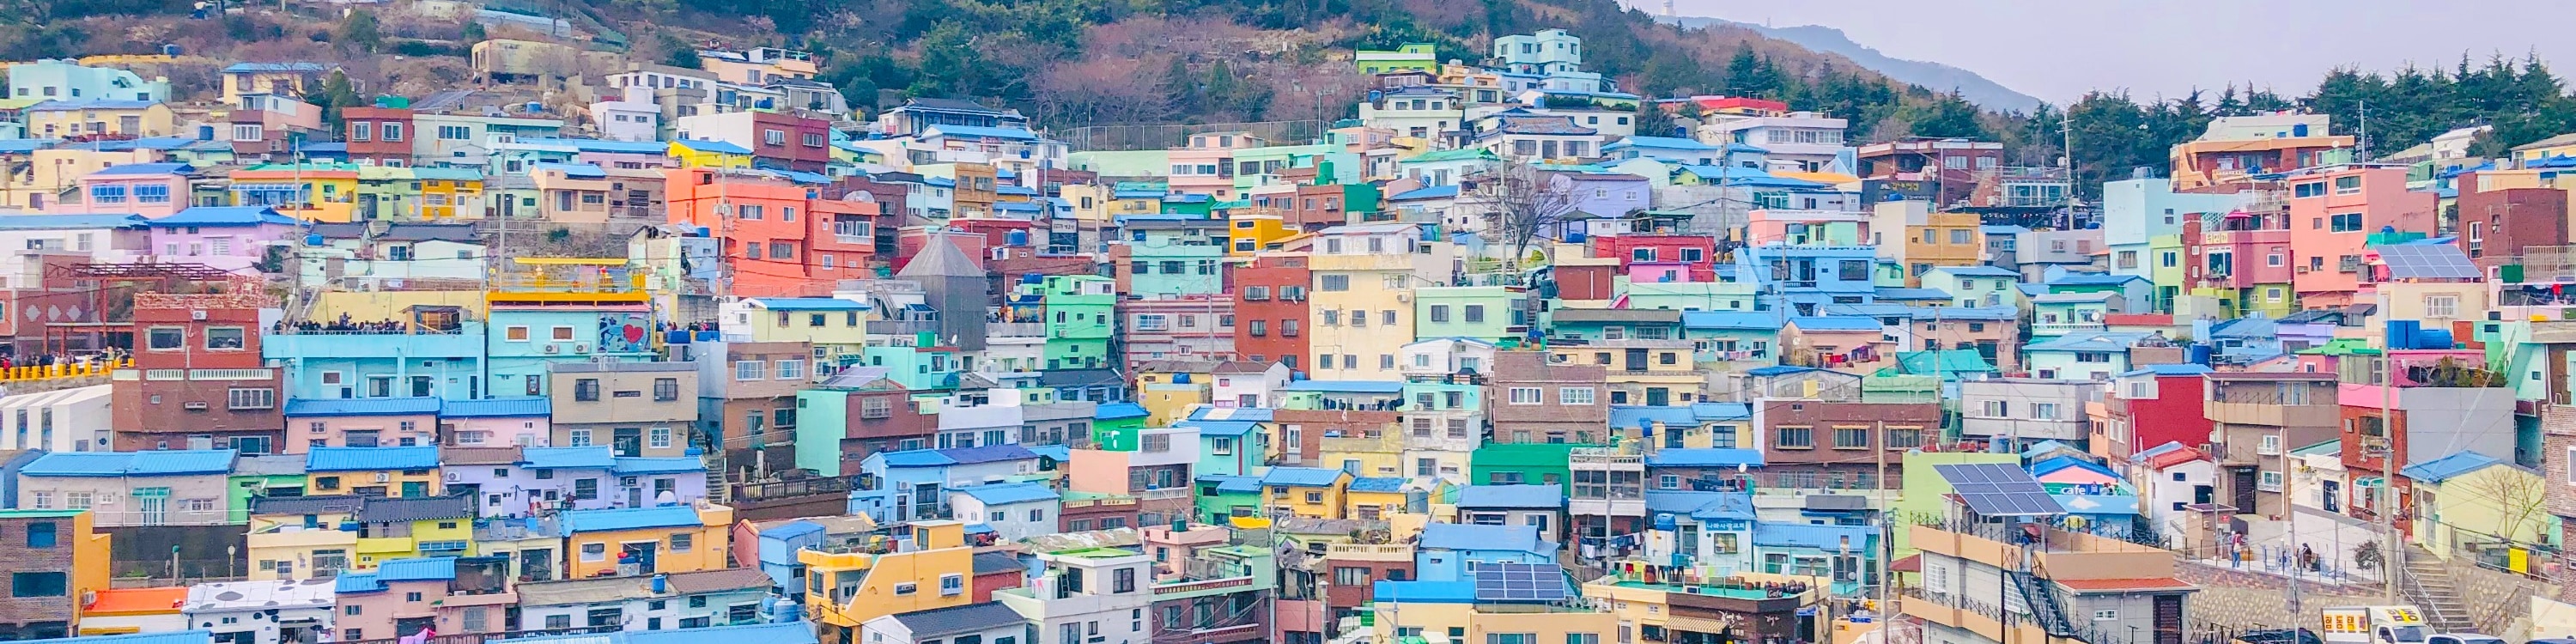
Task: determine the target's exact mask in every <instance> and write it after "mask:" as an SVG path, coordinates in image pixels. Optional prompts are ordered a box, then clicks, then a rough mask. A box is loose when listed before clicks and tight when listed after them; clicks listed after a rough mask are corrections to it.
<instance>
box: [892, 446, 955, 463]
mask: <svg viewBox="0 0 2576 644" xmlns="http://www.w3.org/2000/svg"><path fill="white" fill-rule="evenodd" d="M873 458H876V459H877V460H879V461H883V462H884V463H885V464H886V467H947V466H950V465H956V464H957V460H956V459H952V458H949V457H948V456H947V455H946V454H941V453H939V450H935V449H911V450H903V451H897V452H877V454H876V456H874V457H873Z"/></svg>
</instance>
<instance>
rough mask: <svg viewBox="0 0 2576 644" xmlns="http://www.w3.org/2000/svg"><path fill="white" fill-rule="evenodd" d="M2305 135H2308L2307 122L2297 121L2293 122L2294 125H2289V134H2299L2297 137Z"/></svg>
mask: <svg viewBox="0 0 2576 644" xmlns="http://www.w3.org/2000/svg"><path fill="white" fill-rule="evenodd" d="M2307 135H2308V124H2306V123H2299V124H2295V125H2291V126H2290V136H2299V137H2304V136H2307Z"/></svg>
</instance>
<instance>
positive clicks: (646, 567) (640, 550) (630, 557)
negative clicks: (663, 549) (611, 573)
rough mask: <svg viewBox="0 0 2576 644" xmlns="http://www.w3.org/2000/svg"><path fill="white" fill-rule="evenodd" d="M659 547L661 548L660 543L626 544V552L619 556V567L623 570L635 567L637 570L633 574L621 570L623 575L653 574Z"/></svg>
mask: <svg viewBox="0 0 2576 644" xmlns="http://www.w3.org/2000/svg"><path fill="white" fill-rule="evenodd" d="M659 546H661V544H660V543H657V542H652V541H637V542H634V543H629V544H626V546H625V551H624V552H622V553H620V554H618V556H617V567H618V568H621V569H622V568H625V567H627V566H634V567H635V569H634V570H633V571H631V572H630V571H623V570H621V571H620V572H621V574H627V575H650V574H653V570H654V568H653V555H654V554H655V553H656V551H658V550H659V549H660V548H659Z"/></svg>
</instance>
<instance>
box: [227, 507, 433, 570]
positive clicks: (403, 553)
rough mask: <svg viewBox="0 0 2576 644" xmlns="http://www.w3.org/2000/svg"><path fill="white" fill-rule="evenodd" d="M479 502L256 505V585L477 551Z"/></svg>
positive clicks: (253, 538) (253, 525)
mask: <svg viewBox="0 0 2576 644" xmlns="http://www.w3.org/2000/svg"><path fill="white" fill-rule="evenodd" d="M475 516H476V512H475V508H474V499H473V498H471V497H464V496H424V497H414V498H394V497H386V496H376V495H333V496H285V497H256V498H253V499H251V506H250V526H249V533H250V534H249V540H248V545H249V547H250V552H249V556H248V559H249V560H250V563H251V569H250V578H251V579H281V580H293V579H311V578H314V577H327V576H330V574H332V573H334V572H338V571H365V570H374V569H376V565H377V564H378V563H381V562H385V561H391V560H394V559H403V558H407V557H421V556H461V555H465V554H467V553H470V552H472V551H473V547H474V541H473V540H474V518H475Z"/></svg>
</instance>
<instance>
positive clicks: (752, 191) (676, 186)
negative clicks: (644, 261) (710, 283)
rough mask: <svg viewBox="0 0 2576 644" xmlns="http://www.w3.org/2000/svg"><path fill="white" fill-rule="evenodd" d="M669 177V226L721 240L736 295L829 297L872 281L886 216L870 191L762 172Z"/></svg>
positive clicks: (677, 172) (707, 171) (689, 172)
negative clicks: (847, 285)
mask: <svg viewBox="0 0 2576 644" xmlns="http://www.w3.org/2000/svg"><path fill="white" fill-rule="evenodd" d="M664 176H665V177H666V181H665V183H664V185H665V186H666V188H665V189H666V191H667V193H668V197H667V203H668V204H669V210H670V214H671V223H675V224H684V225H691V226H701V227H704V228H706V229H707V232H708V235H709V236H712V237H714V238H716V239H717V240H718V242H717V243H718V244H719V248H720V249H721V250H720V255H721V256H722V257H723V258H724V263H725V266H724V272H725V275H727V276H728V277H729V278H730V281H731V290H730V292H731V294H733V295H739V296H744V297H808V296H824V295H829V294H830V293H831V290H832V286H833V284H834V283H835V282H836V281H838V280H843V279H858V278H862V277H867V276H869V275H871V273H869V272H868V270H867V269H868V263H869V261H870V259H871V254H872V253H873V250H874V248H875V247H876V240H875V238H874V235H875V230H876V218H877V217H878V215H879V214H881V212H882V210H881V209H880V208H879V207H878V204H877V202H876V201H875V199H874V198H873V197H872V196H870V195H869V194H868V193H867V192H865V191H858V190H844V189H842V188H841V187H840V186H837V185H833V184H815V183H799V182H797V181H794V180H792V179H789V178H787V177H786V176H784V175H781V174H778V173H772V172H767V171H761V170H719V169H711V168H674V169H671V170H668V171H666V172H665V173H664Z"/></svg>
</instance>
